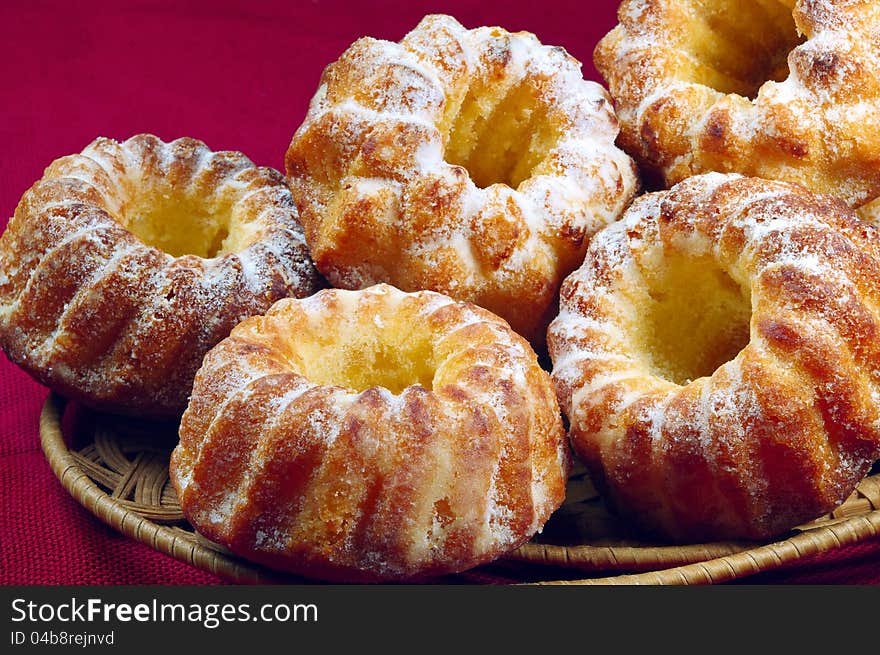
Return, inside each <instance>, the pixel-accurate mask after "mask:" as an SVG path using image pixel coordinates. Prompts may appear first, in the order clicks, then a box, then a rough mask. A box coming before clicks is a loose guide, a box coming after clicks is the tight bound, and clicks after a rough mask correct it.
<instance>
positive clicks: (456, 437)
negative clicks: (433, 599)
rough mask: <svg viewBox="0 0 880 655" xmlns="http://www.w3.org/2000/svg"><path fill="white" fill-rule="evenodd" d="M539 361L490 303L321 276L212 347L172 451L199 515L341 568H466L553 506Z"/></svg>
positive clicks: (553, 460) (365, 571) (553, 464)
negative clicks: (313, 287) (358, 285)
mask: <svg viewBox="0 0 880 655" xmlns="http://www.w3.org/2000/svg"><path fill="white" fill-rule="evenodd" d="M568 465H569V461H568V450H567V445H566V440H565V432H564V429H563V427H562V419H561V415H560V412H559V406H558V405H557V403H556V398H555V396H554V392H553V386H552V383H551V382H550V378H549V375H548V374H547V373H546V372H545V371H543V370H542V369H541V368H540V367H539V366H538V364H537V359H536V356H535V353H534V352H533V351H532V349H531V348H530V347H529V344H528V343H527V342H526V341H525V340H524V339H523V338H522V337H520V336H519V335H517V334H515V333H514V332H512V331H511V330H510V328H509V327H508V326H507V324H506V323H505V322H504V321H502V320H501V319H499V318H498V317H496V316H494V315H492V314H490V313H489V312H487V311H485V310H482V309H480V308H478V307H475V306H473V305H470V304H468V303H462V302H456V301H453V300H451V299H450V298H448V297H446V296H443V295H440V294H437V293H433V292H428V291H423V292H417V293H404V292H402V291H399V290H397V289H395V288H393V287H391V286H388V285H377V286H374V287H370V288H367V289H365V290H361V291H344V290H337V289H328V290H324V291H321V292H319V293H317V294H316V295H314V296H312V297H310V298H306V299H304V300H295V299H286V300H281V301H279V302H278V303H276V304H275V305H274V306H273V307H272V308H271V309H270V310H269V312H268V313H267V314H266V315H265V316H258V317H253V318H250V319H248V320H246V321H244V322H243V323H241V324H240V325H238V326H237V327H236V328H235V329H234V330H233V331H232V334H231V335H230V336H229V337H228V338H227V339H225V340H223V341H221V342H220V344H218V345H217V346H216V347H215V348H214V349H212V350H211V351H210V352H209V353H208V354H207V356H206V357H205V360H204V365H203V366H202V368H201V369H200V370H199V372H198V374H197V375H196V381H195V385H194V388H193V393H192V398H191V399H190V402H189V407H188V408H187V410H186V412H185V413H184V415H183V419H182V422H181V425H180V443H179V445H178V446H177V448H176V449H175V450H174V453H173V455H172V458H171V479H172V482H173V483H174V486H175V488H176V489H177V493H178V497H179V498H180V503H181V507H182V509H183V511H184V513H185V514H186V516H187V518H188V519H189V521H190V522H191V523H192V524H193V525H194V526H195V528H196V529H197V530H198V531H199V532H200V533H202V534H203V535H205V536H206V537H208V538H209V539H212V540H214V541H216V542H219V543H221V544H223V545H225V546H227V547H228V548H229V549H231V550H232V551H233V552H235V553H237V554H239V555H241V556H243V557H246V558H249V559H252V560H254V561H257V562H261V563H264V564H267V565H269V566H272V567H275V568H278V569H284V570H288V571H293V572H295V573H298V574H301V575H304V576H309V577H314V578H323V579H330V580H337V581H353V582H358V581H360V582H363V581H377V580H409V579H418V578H425V577H428V576H432V575H439V574H443V573H449V572H455V571H461V570H463V569H466V568H470V567H472V566H475V565H477V564H480V563H483V562H486V561H489V560H491V559H493V558H495V557H497V556H499V555H501V554H502V553H504V552H506V551H508V550H510V549H512V548H515V547H516V546H518V545H519V544H521V543H522V542H523V541H525V540H526V539H528V538H529V537H530V536H531V535H533V534H534V533H535V532H536V531H537V530H539V529H540V528H541V527H542V525H543V524H544V522H545V521H546V520H547V518H548V517H549V516H550V514H551V513H552V512H553V511H554V510H555V509H556V508H557V507H558V506H559V505H560V504H561V503H562V500H563V496H564V493H565V480H566V476H567V472H568Z"/></svg>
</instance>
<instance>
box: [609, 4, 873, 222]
mask: <svg viewBox="0 0 880 655" xmlns="http://www.w3.org/2000/svg"><path fill="white" fill-rule="evenodd" d="M618 16H619V20H620V24H619V25H618V26H617V27H615V28H614V30H612V31H611V32H610V33H609V34H608V35H606V36H605V38H604V39H603V40H602V41H601V42H600V43H599V45H598V47H597V48H596V51H595V57H594V59H595V63H596V67H597V68H598V69H599V71H600V72H601V73H602V75H603V76H604V78H605V80H606V81H607V82H608V86H609V89H610V91H611V95H612V97H613V98H614V100H615V101H616V108H617V114H618V117H619V118H620V122H621V139H620V143H621V145H622V146H623V147H624V149H625V150H626V151H627V152H629V153H630V154H631V155H632V156H633V157H635V158H636V159H637V161H638V162H639V163H640V164H641V165H642V166H643V168H644V170H645V171H646V172H648V171H650V172H652V173H653V176H655V177H660V178H662V181H663V182H665V184H666V185H671V184H674V183H676V182H679V181H681V180H683V179H685V178H687V177H689V176H691V175H695V174H699V173H703V172H708V171H719V172H732V173H742V174H745V175H755V176H759V177H765V178H771V179H780V180H786V181H791V182H798V183H801V184H803V185H805V186H806V187H807V188H809V189H810V190H812V191H814V192H820V193H830V194H834V195H836V196H838V197H839V198H841V199H843V200H844V201H845V202H846V203H847V204H848V205H849V206H850V207H852V208H859V207H861V206H863V205H865V204H866V203H868V202H869V201H872V200H873V199H875V198H877V196H878V195H880V157H878V156H877V153H878V152H880V102H878V101H877V100H878V97H880V82H878V79H880V48H878V37H877V34H878V30H880V3H878V2H875V1H873V0H799V1H797V2H795V0H748V1H745V2H739V1H736V2H734V1H733V0H707V1H705V2H695V1H693V0H657V1H653V2H645V0H624V2H622V3H621V5H620V9H619V12H618ZM866 213H871V210H867V212H866Z"/></svg>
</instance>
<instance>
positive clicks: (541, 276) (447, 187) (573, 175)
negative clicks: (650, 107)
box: [286, 16, 637, 348]
mask: <svg viewBox="0 0 880 655" xmlns="http://www.w3.org/2000/svg"><path fill="white" fill-rule="evenodd" d="M617 132H618V127H617V120H616V118H615V116H614V113H613V111H612V108H611V104H610V101H609V98H608V95H607V93H606V92H605V90H604V89H603V88H602V87H600V86H599V85H598V84H595V83H593V82H588V81H584V79H583V78H582V76H581V72H580V63H579V62H578V61H576V60H575V59H573V58H572V57H570V56H569V55H568V54H567V53H566V52H565V51H564V50H563V49H562V48H553V47H549V46H544V45H541V44H540V43H539V42H538V40H537V39H536V38H535V36H534V35H532V34H529V33H525V32H520V33H516V34H512V33H510V32H507V31H505V30H503V29H501V28H498V27H481V28H479V29H474V30H466V29H464V28H463V27H462V26H461V25H460V24H459V23H458V22H456V21H455V20H454V19H453V18H450V17H448V16H428V17H426V18H425V19H424V20H422V22H421V23H420V24H419V25H418V26H417V27H416V28H415V29H414V30H413V31H412V32H410V33H409V34H408V35H407V36H406V37H405V38H404V39H403V40H402V41H401V42H400V43H390V42H387V41H377V40H375V39H371V38H363V39H360V40H358V41H357V42H355V43H354V44H353V45H352V46H351V47H350V48H349V49H348V50H347V51H346V52H345V53H344V54H343V55H342V56H341V57H340V59H339V60H338V61H336V62H335V63H333V64H331V65H330V66H329V67H328V68H327V69H326V70H325V71H324V74H323V76H322V78H321V84H320V88H319V89H318V91H317V93H316V95H315V97H314V98H313V99H312V102H311V106H310V108H309V112H308V114H307V116H306V119H305V122H304V123H303V125H302V126H301V127H300V128H299V129H298V130H297V132H296V134H295V135H294V137H293V140H292V142H291V144H290V148H289V149H288V151H287V158H286V167H287V173H288V176H289V178H290V185H291V190H292V191H293V194H294V199H295V200H296V202H297V205H298V207H299V210H300V213H301V217H302V222H303V226H304V228H305V231H306V239H307V241H308V243H309V246H310V248H311V251H312V256H313V257H314V259H315V262H316V265H317V267H318V269H319V270H320V271H321V272H322V273H324V275H325V276H327V278H328V279H329V280H330V282H331V283H332V285H333V286H336V287H343V288H348V289H358V288H363V287H366V286H369V285H371V284H374V283H377V282H388V283H391V284H393V285H395V286H397V287H399V288H402V289H404V290H407V291H416V290H419V289H432V290H435V291H440V292H443V293H446V294H448V295H450V296H452V297H454V298H457V299H459V300H465V301H468V302H473V303H475V304H477V305H480V306H481V307H485V308H487V309H489V310H491V311H493V312H495V313H497V314H498V315H499V316H501V317H502V318H504V319H505V320H507V321H508V322H509V323H510V324H511V326H512V327H513V328H514V330H516V331H517V332H519V333H520V334H522V335H523V336H525V337H526V338H528V339H530V340H532V342H533V344H535V345H536V347H539V348H543V339H544V332H545V330H546V326H547V323H548V322H549V320H550V318H552V316H553V315H554V314H555V302H556V300H557V297H558V290H559V285H560V284H561V282H562V279H563V278H564V276H565V275H566V274H568V273H569V272H571V271H572V270H574V269H575V268H576V267H577V266H578V265H579V264H580V262H581V261H582V259H583V256H584V252H585V250H586V246H587V242H588V240H589V238H590V236H592V235H593V233H595V232H596V231H597V230H598V229H599V228H600V227H603V226H604V225H606V224H608V223H610V222H611V221H614V220H616V219H617V218H618V217H619V216H620V214H621V213H622V211H623V209H624V208H625V207H626V205H627V204H628V203H629V202H630V200H631V199H632V197H633V195H634V193H635V191H636V187H637V178H636V173H635V169H634V165H633V163H632V161H631V160H630V159H629V157H627V156H626V155H625V154H624V153H623V152H622V151H621V150H619V149H618V148H617V147H616V146H615V145H614V140H615V137H616V136H617Z"/></svg>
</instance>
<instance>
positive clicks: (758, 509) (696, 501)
mask: <svg viewBox="0 0 880 655" xmlns="http://www.w3.org/2000/svg"><path fill="white" fill-rule="evenodd" d="M560 304H561V311H560V314H559V316H558V317H557V318H556V319H555V320H554V321H553V323H552V324H551V325H550V328H549V331H548V343H549V350H550V355H551V357H552V359H553V374H552V375H553V380H554V383H555V384H556V388H557V393H558V397H559V401H560V405H561V406H562V409H563V411H564V412H565V414H566V415H567V416H568V419H569V421H570V437H571V441H572V444H573V446H574V449H575V450H576V452H577V453H578V455H579V456H580V457H581V458H582V459H583V460H584V461H585V462H586V463H587V465H588V467H589V468H590V471H591V473H592V477H593V479H594V481H595V482H596V483H597V485H598V487H599V488H600V489H602V491H603V495H604V497H605V498H606V499H608V500H609V501H610V502H611V504H612V505H613V506H614V507H616V508H617V509H618V510H619V511H620V512H621V513H623V514H624V515H626V516H629V517H630V518H632V519H633V520H634V521H635V523H637V524H638V525H640V526H641V527H642V528H643V529H645V530H646V531H647V532H649V533H652V534H654V535H658V536H661V537H663V538H667V539H673V540H676V541H698V540H706V539H729V538H766V537H771V536H777V535H779V534H781V533H783V532H785V531H786V530H788V529H790V528H793V527H794V526H797V525H799V524H800V523H802V522H806V521H808V520H811V519H814V518H816V517H818V516H820V515H821V514H823V513H826V512H828V511H830V510H832V509H833V508H834V507H836V506H837V505H839V504H840V503H841V502H843V500H845V499H846V498H847V496H848V495H849V494H850V493H852V491H853V489H854V488H855V486H856V485H857V484H858V483H859V482H860V481H861V479H862V478H863V477H864V476H865V474H866V473H867V471H868V470H869V468H870V467H871V464H872V463H873V462H874V461H875V460H876V459H878V458H880V256H878V234H877V231H876V230H875V229H874V228H873V227H872V226H870V225H868V224H866V223H864V222H862V221H859V220H858V219H857V218H856V217H855V215H854V214H853V213H852V211H850V210H849V209H848V208H847V207H846V206H845V205H844V204H843V203H842V202H841V201H840V200H838V199H836V198H833V197H831V196H819V195H814V194H811V193H809V192H808V191H806V190H805V189H803V188H802V187H800V186H797V185H793V184H789V183H783V182H771V181H765V180H760V179H757V178H743V177H739V176H736V175H723V174H718V173H710V174H706V175H702V176H696V177H692V178H690V179H688V180H685V181H684V182H681V183H680V184H678V185H677V186H675V187H673V188H672V190H670V191H667V192H659V193H654V194H648V195H645V196H642V197H641V198H639V199H637V200H636V202H634V203H633V205H632V207H631V208H630V209H629V210H628V211H627V213H626V215H625V216H624V217H623V218H622V219H621V221H620V222H618V223H616V224H614V225H612V226H610V227H608V228H606V229H605V230H603V231H602V232H600V233H599V234H597V235H596V237H595V238H594V239H593V242H592V243H591V245H590V250H589V252H588V254H587V257H586V260H585V262H584V265H583V266H582V267H581V268H580V269H579V270H578V271H577V272H575V273H573V274H572V275H571V276H570V277H569V278H568V279H567V280H566V281H565V283H564V285H563V288H562V292H561V301H560Z"/></svg>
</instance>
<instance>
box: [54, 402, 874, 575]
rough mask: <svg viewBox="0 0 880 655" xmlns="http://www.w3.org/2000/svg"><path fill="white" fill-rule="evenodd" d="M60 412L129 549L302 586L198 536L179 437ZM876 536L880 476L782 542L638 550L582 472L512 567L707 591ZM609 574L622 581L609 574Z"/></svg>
mask: <svg viewBox="0 0 880 655" xmlns="http://www.w3.org/2000/svg"><path fill="white" fill-rule="evenodd" d="M65 407H66V403H65V401H64V400H63V399H62V398H61V397H60V396H57V395H55V394H50V396H49V398H48V399H47V400H46V404H45V405H44V407H43V412H42V415H41V417H40V434H41V439H42V444H43V450H44V452H45V453H46V457H47V458H48V460H49V462H50V465H51V466H52V470H53V472H54V473H55V475H56V477H57V478H58V479H59V480H60V481H61V484H62V485H63V486H64V488H65V489H66V490H67V491H68V492H69V493H70V494H71V495H72V496H73V497H74V498H75V499H76V500H77V501H78V502H79V503H80V504H82V505H83V506H84V507H85V508H86V509H88V510H89V511H90V512H92V513H93V514H95V515H96V516H98V517H99V518H100V519H101V520H103V521H104V522H106V523H108V524H109V525H110V526H112V527H114V528H115V529H117V530H119V531H121V532H122V533H123V534H125V535H127V536H129V537H130V538H132V539H135V540H137V541H140V542H142V543H145V544H147V545H148V546H150V547H151V548H154V549H156V550H158V551H160V552H163V553H165V554H168V555H171V556H172V557H175V558H176V559H178V560H181V561H184V562H187V563H189V564H191V565H193V566H196V567H198V568H201V569H204V570H207V571H209V572H211V573H215V574H217V575H220V576H222V577H224V578H227V579H229V580H231V581H234V582H248V583H279V582H280V583H285V582H286V583H298V582H303V580H301V579H300V578H295V577H293V576H289V575H285V574H281V573H278V572H275V571H271V570H268V569H266V568H264V567H261V566H259V565H255V564H251V563H249V562H247V561H245V560H242V559H240V558H238V557H236V556H235V555H233V554H231V553H229V552H228V551H227V550H225V549H224V548H223V547H221V546H219V545H217V544H214V543H212V542H210V541H208V540H206V539H204V538H203V537H201V536H200V535H198V534H197V533H195V532H194V531H193V529H192V527H191V526H190V525H189V524H188V523H187V522H186V520H185V518H184V516H183V514H182V512H181V511H180V505H179V504H178V501H177V497H176V494H175V492H174V489H173V487H172V485H171V484H170V481H169V478H168V458H169V455H170V452H171V450H172V448H173V447H174V445H175V444H176V439H177V437H176V431H175V429H174V428H175V426H173V425H166V426H161V425H156V424H143V425H138V424H136V423H135V422H133V421H131V420H130V419H128V420H126V419H119V418H111V417H106V416H102V415H95V414H91V413H89V412H86V411H83V410H80V411H79V412H78V414H77V413H76V412H74V413H75V414H77V415H76V416H74V417H68V418H70V419H71V420H70V421H67V422H65V427H64V429H62V420H63V419H64V418H65ZM77 409H80V408H78V407H77ZM68 414H70V413H69V412H68ZM65 433H69V434H70V435H71V439H70V440H71V441H72V442H73V444H74V445H73V447H68V443H67V441H66V439H65ZM878 534H880V470H877V467H875V470H874V472H873V474H872V475H870V476H868V477H867V478H865V480H864V481H863V482H862V483H861V485H859V488H858V490H857V491H856V492H855V493H853V495H852V496H851V497H850V498H849V499H848V500H847V501H846V502H845V503H844V504H843V505H841V506H840V507H839V508H838V509H837V510H835V511H834V512H833V513H832V514H829V515H828V516H824V517H821V518H819V519H817V520H816V521H813V522H811V523H809V524H806V525H803V526H800V527H799V528H797V529H796V530H794V531H792V533H791V534H790V535H788V536H787V537H786V538H784V539H781V540H779V541H775V542H772V543H755V542H721V543H708V544H690V545H684V546H666V545H659V544H652V543H646V542H644V541H640V540H639V539H638V537H637V536H636V535H634V534H632V533H631V532H630V531H629V529H628V526H627V525H626V524H625V523H623V522H621V521H618V520H617V519H616V518H615V517H614V516H613V515H611V514H610V513H609V512H608V511H607V509H606V508H605V505H604V503H603V502H602V499H601V498H600V497H599V495H598V493H596V491H595V489H594V488H593V487H592V485H591V484H590V481H589V478H588V477H587V475H586V473H585V472H584V471H583V469H576V470H575V471H574V472H573V474H572V476H571V478H570V480H569V487H568V494H567V498H566V502H565V505H564V506H563V507H562V508H561V509H560V510H559V511H558V512H557V513H556V514H555V515H554V516H553V517H552V518H551V519H550V521H549V522H548V524H547V525H546V526H545V528H544V531H543V533H542V534H541V535H539V536H538V537H537V538H536V539H535V540H533V541H532V542H530V543H528V544H526V545H524V546H522V547H520V548H519V549H517V550H516V551H513V552H512V553H509V554H508V556H507V557H506V559H507V560H508V562H510V563H511V564H512V565H514V566H517V567H519V569H520V570H521V569H522V567H523V566H526V565H528V566H529V567H530V570H529V572H528V573H529V574H528V575H527V576H524V577H525V578H527V579H529V580H535V579H538V580H539V582H538V584H627V585H632V584H651V585H659V584H709V583H717V582H723V581H727V580H731V579H734V578H739V577H743V576H747V575H751V574H754V573H758V572H761V571H766V570H770V569H773V568H776V567H778V566H781V565H783V564H787V563H792V562H796V561H797V560H799V559H802V558H804V557H808V556H811V555H814V554H817V553H821V552H824V551H826V550H829V549H832V548H837V547H840V546H843V545H847V544H853V543H856V542H859V541H862V540H864V539H868V538H870V537H873V536H875V535H878ZM559 567H565V568H569V569H576V570H580V571H585V572H589V574H590V575H593V576H597V575H599V576H601V577H590V578H585V579H564V580H558V579H550V577H549V576H548V575H541V573H542V572H543V571H547V572H549V571H556V572H557V573H558V571H559ZM535 571H537V573H536V572H535ZM613 572H621V574H618V575H609V573H613ZM623 572H627V573H623ZM633 572H638V573H633ZM495 579H496V580H497V578H495ZM492 580H493V577H492V576H491V574H486V573H482V572H480V571H479V570H476V571H472V572H468V573H465V574H462V575H460V576H458V577H457V579H456V581H457V582H465V583H473V582H485V581H492Z"/></svg>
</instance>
